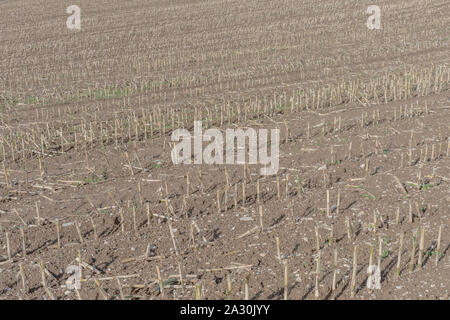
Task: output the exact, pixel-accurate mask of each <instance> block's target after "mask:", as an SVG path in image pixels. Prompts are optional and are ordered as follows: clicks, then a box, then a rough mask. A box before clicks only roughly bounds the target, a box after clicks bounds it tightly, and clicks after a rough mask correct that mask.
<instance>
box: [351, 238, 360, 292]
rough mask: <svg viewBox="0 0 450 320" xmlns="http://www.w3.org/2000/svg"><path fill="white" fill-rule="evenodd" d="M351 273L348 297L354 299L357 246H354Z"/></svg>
mask: <svg viewBox="0 0 450 320" xmlns="http://www.w3.org/2000/svg"><path fill="white" fill-rule="evenodd" d="M352 269H353V272H352V283H351V291H350V297H352V298H354V297H355V293H356V292H355V291H356V272H357V269H358V245H355V247H354V249H353V268H352Z"/></svg>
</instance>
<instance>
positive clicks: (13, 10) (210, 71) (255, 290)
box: [0, 0, 450, 300]
mask: <svg viewBox="0 0 450 320" xmlns="http://www.w3.org/2000/svg"><path fill="white" fill-rule="evenodd" d="M370 4H372V3H369V1H360V0H358V1H356V0H349V1H344V2H342V1H338V0H335V1H326V2H323V3H322V2H320V3H319V2H318V1H316V0H304V1H300V2H299V1H291V0H281V1H266V0H265V1H256V0H249V1H244V2H242V1H222V0H220V1H214V2H210V1H193V0H190V1H178V0H176V1H170V4H167V2H166V1H143V0H133V1H126V2H123V1H108V2H106V1H105V2H101V1H100V2H99V1H95V2H92V1H85V0H83V1H79V3H78V5H79V6H80V8H81V10H82V11H81V12H82V29H81V31H70V30H67V29H66V27H65V21H66V19H67V16H68V15H67V14H66V13H65V10H66V7H67V6H69V4H68V3H65V2H64V3H61V1H53V0H52V1H47V0H46V1H40V2H36V1H29V0H21V1H14V2H2V3H0V7H1V10H0V21H2V22H4V24H3V27H2V38H1V39H0V51H1V52H2V55H1V56H2V58H0V70H1V71H2V72H1V76H0V108H1V113H0V123H1V126H0V134H1V136H0V139H1V141H0V143H1V150H2V154H3V156H2V157H1V158H0V159H1V161H2V166H3V168H1V169H2V173H1V177H0V225H1V227H0V299H19V298H20V299H49V298H50V297H51V295H53V296H54V297H55V298H57V299H77V295H76V292H74V291H70V290H67V288H65V283H66V280H67V279H68V278H69V276H70V275H69V274H67V273H65V270H66V268H67V267H68V266H69V265H78V262H77V260H76V259H77V257H78V252H80V255H81V258H82V259H81V260H82V261H83V262H84V263H85V265H84V266H83V279H84V280H83V282H82V285H81V289H80V290H79V294H80V295H81V297H82V298H83V299H103V298H104V296H103V294H104V295H105V297H106V298H107V299H120V298H121V295H120V290H119V286H118V283H117V279H116V277H118V278H119V281H120V284H121V286H122V288H123V294H124V297H125V298H126V299H175V298H176V299H183V298H184V299H194V298H195V297H196V293H195V291H196V288H201V297H200V298H202V299H203V298H204V299H224V298H226V296H227V293H226V292H227V280H228V279H230V280H231V287H232V289H231V297H232V298H236V299H243V298H244V297H245V296H244V292H245V283H246V281H247V282H248V292H249V298H250V299H283V297H284V294H285V292H284V290H285V289H284V272H285V267H284V264H285V263H286V264H287V266H288V267H287V271H288V273H287V275H288V290H287V292H288V295H287V296H288V298H289V299H315V294H316V292H318V294H319V299H332V298H333V297H335V298H336V299H351V298H352V297H351V291H352V288H351V286H352V285H351V283H352V274H353V252H354V248H355V246H357V248H358V256H357V267H356V281H355V283H356V287H355V289H354V293H355V296H354V298H355V299H447V300H448V299H449V292H450V260H449V252H448V250H449V248H450V233H449V227H450V224H449V221H450V220H449V208H450V193H449V182H450V158H449V133H450V126H449V123H450V113H449V108H450V94H449V89H450V69H449V62H450V60H449V55H448V52H449V38H448V34H449V31H450V30H449V27H448V26H449V22H450V21H449V17H448V14H447V15H446V14H445V12H448V10H449V9H450V8H449V6H450V4H449V3H448V1H444V0H442V1H440V0H433V1H428V2H427V3H426V4H425V3H423V1H420V0H414V1H408V2H406V3H405V1H400V0H394V1H393V0H389V1H387V0H386V1H384V0H383V1H379V5H380V7H381V9H382V26H383V29H382V30H368V29H367V28H366V25H365V22H366V19H367V16H368V15H365V14H364V13H365V10H366V9H367V6H368V5H370ZM318 97H319V98H318ZM194 119H202V120H204V122H206V121H207V122H209V125H210V126H211V127H216V128H220V129H221V130H225V129H226V128H237V127H239V128H248V127H252V128H255V129H258V128H266V129H271V128H279V129H280V130H281V140H282V144H281V146H280V170H279V171H278V173H277V175H274V176H261V175H260V174H259V166H257V165H251V166H248V172H246V174H245V176H244V166H240V165H173V163H172V161H171V157H170V151H171V143H172V142H170V136H171V132H172V131H173V129H175V128H178V127H185V128H187V129H189V130H191V131H192V128H193V124H192V122H193V120H194ZM163 127H164V131H162V129H161V128H163ZM286 128H288V130H286ZM152 133H153V135H152ZM350 146H351V148H350ZM367 164H369V166H368V168H366V165H367ZM249 173H250V175H249ZM187 177H189V182H190V183H189V190H188V185H187ZM227 177H228V179H227ZM227 180H228V181H227ZM257 181H259V185H260V193H259V200H258V195H257ZM277 181H279V185H280V187H279V190H280V191H279V193H278V190H277ZM242 185H245V191H246V197H245V199H243V195H242ZM235 190H237V193H236V192H235ZM327 191H328V192H329V195H330V208H331V210H330V211H331V212H330V213H329V214H327ZM338 193H339V194H340V199H341V201H340V206H339V212H337V210H336V207H335V206H336V204H337V197H338ZM217 194H219V198H220V212H219V210H218V206H217ZM235 204H237V206H236V205H235ZM260 206H261V207H262V210H263V217H262V221H263V228H262V230H261V226H260V216H259V207H260ZM36 208H38V211H39V215H40V218H41V219H40V220H38V219H37V218H36V217H37V210H36ZM147 208H148V209H149V211H147ZM133 212H134V213H135V215H133ZM397 212H399V216H398V217H399V221H396V220H397ZM148 214H149V215H148ZM411 215H412V221H410V219H411ZM148 216H149V217H150V219H149V222H150V223H149V224H148ZM122 217H123V221H122ZM134 217H135V219H134ZM374 217H376V222H375V223H374ZM56 221H58V222H59V225H60V245H61V247H60V248H58V246H57V233H56V226H57V224H56ZM134 221H135V222H134ZM346 221H349V222H350V224H351V232H350V236H351V238H350V239H349V238H348V230H347V222H346ZM38 222H39V223H38ZM76 224H78V225H79V228H80V233H81V239H80V236H79V234H78V232H77V229H76ZM93 224H94V225H95V231H94V228H93ZM332 227H333V228H332ZM170 228H172V231H173V238H172V237H171V232H170ZM316 228H317V229H316ZM440 228H441V230H442V234H441V241H440V247H439V249H438V248H437V244H438V233H439V229H440ZM331 229H332V230H333V236H332V241H330V231H331ZM21 230H23V231H24V235H25V248H26V249H25V252H24V251H23V249H22V236H21ZM316 230H318V234H319V239H318V245H317V238H316ZM421 230H424V247H423V250H420V234H421ZM402 233H403V234H404V243H403V250H402V251H401V265H400V266H401V268H400V274H399V276H396V265H397V259H398V252H399V245H400V240H399V239H400V235H401V234H402ZM416 234H418V235H419V236H418V238H416V250H415V252H414V259H413V265H412V270H410V267H411V264H410V260H411V251H412V248H413V238H414V237H415V236H416ZM7 235H8V236H7ZM7 237H8V238H9V251H10V255H11V259H9V258H8V248H7V241H6V239H7ZM277 238H278V239H279V244H280V246H279V249H280V253H279V256H278V252H277ZM173 239H174V241H175V243H176V248H175V246H174V243H173ZM81 240H82V241H81ZM380 241H381V244H382V250H381V256H380V259H381V261H380V263H381V289H379V290H370V289H368V288H367V287H366V281H367V268H368V266H369V259H370V252H371V246H373V248H374V254H373V264H377V263H378V261H377V260H378V258H379V254H378V246H379V242H380ZM149 246H150V248H152V250H150V252H149V255H147V254H146V251H147V248H148V247H149ZM317 246H319V248H317ZM318 249H319V250H318ZM319 251H320V265H321V268H320V274H319V276H318V280H319V281H318V284H319V287H318V290H316V267H317V261H318V256H319ZM335 251H336V252H337V255H338V263H337V268H335V267H334V264H333V261H334V252H335ZM24 253H26V256H24ZM419 255H421V256H422V265H419V263H418V261H419ZM41 261H42V262H43V265H44V268H45V270H46V271H47V272H46V273H45V280H46V284H47V287H48V290H49V291H50V294H49V293H48V292H47V291H46V290H45V289H44V286H43V284H42V277H41V271H40V267H39V263H40V262H41ZM436 261H437V262H436ZM20 266H22V267H23V271H24V279H25V289H23V288H22V280H21V275H20ZM157 268H159V270H160V274H161V277H162V281H164V286H165V287H164V290H163V292H162V294H161V292H160V290H159V279H158V274H157ZM180 270H181V271H180ZM335 270H336V290H335V292H334V293H333V292H332V283H333V276H334V272H335ZM180 272H181V274H182V279H183V281H182V282H181V281H180V277H179V274H180ZM94 279H96V280H98V283H99V285H100V286H101V288H102V289H101V290H99V288H98V287H97V285H96V282H95V280H94ZM246 279H247V280H246Z"/></svg>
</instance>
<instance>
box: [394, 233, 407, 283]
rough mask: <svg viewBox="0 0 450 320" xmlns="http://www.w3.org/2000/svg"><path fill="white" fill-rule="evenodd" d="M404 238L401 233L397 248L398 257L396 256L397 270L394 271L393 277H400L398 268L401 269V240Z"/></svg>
mask: <svg viewBox="0 0 450 320" xmlns="http://www.w3.org/2000/svg"><path fill="white" fill-rule="evenodd" d="M404 237H405V234H404V233H403V232H402V233H401V234H400V244H399V247H398V255H397V268H396V269H395V276H396V277H399V276H400V267H401V262H402V252H403V239H404Z"/></svg>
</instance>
